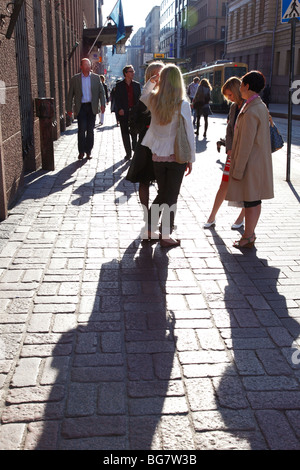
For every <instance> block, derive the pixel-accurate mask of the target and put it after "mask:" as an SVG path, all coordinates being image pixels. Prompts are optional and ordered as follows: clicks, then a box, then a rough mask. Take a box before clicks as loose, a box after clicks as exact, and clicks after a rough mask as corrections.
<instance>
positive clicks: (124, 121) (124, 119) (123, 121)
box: [119, 116, 137, 157]
mask: <svg viewBox="0 0 300 470" xmlns="http://www.w3.org/2000/svg"><path fill="white" fill-rule="evenodd" d="M119 122H120V128H121V134H122V140H123V144H124V148H125V151H126V156H127V157H131V150H134V149H135V146H136V142H137V135H135V134H130V133H129V128H128V116H119ZM130 136H131V141H132V144H131V143H130Z"/></svg>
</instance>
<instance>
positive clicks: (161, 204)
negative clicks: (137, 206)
mask: <svg viewBox="0 0 300 470" xmlns="http://www.w3.org/2000/svg"><path fill="white" fill-rule="evenodd" d="M153 167H154V174H155V178H156V181H157V186H158V193H157V196H156V198H155V199H154V201H153V203H152V206H151V207H150V210H149V214H148V227H149V229H150V230H152V231H155V230H156V228H157V225H158V222H159V217H160V215H162V220H161V226H162V234H163V236H164V235H165V236H166V237H167V236H168V234H170V233H172V230H173V227H174V219H175V214H176V208H177V199H178V196H179V192H180V187H181V183H182V179H183V176H184V173H185V170H186V165H185V164H180V163H176V162H153Z"/></svg>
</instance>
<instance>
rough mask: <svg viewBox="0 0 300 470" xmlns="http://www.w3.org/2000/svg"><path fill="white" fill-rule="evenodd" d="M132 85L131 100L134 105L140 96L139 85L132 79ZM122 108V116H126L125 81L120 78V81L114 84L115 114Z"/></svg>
mask: <svg viewBox="0 0 300 470" xmlns="http://www.w3.org/2000/svg"><path fill="white" fill-rule="evenodd" d="M132 85H133V100H134V105H135V104H136V103H137V102H138V100H139V97H140V96H141V86H140V84H139V82H136V81H134V80H133V81H132ZM120 109H124V113H125V115H124V117H125V118H128V110H129V107H128V95H127V89H126V82H125V80H122V81H121V82H119V83H117V85H116V94H115V112H116V113H117V116H118V114H119V110H120Z"/></svg>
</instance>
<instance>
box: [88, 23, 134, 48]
mask: <svg viewBox="0 0 300 470" xmlns="http://www.w3.org/2000/svg"><path fill="white" fill-rule="evenodd" d="M101 29H102V27H101V28H88V29H84V30H83V43H84V45H85V46H86V47H91V46H92V45H93V44H94V41H95V40H96V38H97V36H98V34H99V33H100V31H101ZM132 29H133V26H125V38H124V39H121V41H119V42H118V44H125V42H126V41H127V40H128V39H129V37H130V35H131V33H132ZM116 37H117V27H116V26H115V25H111V24H110V23H109V24H108V26H105V27H104V28H103V30H102V32H101V34H100V36H99V38H98V40H97V42H96V44H95V46H96V47H98V48H100V47H101V46H113V45H114V44H116Z"/></svg>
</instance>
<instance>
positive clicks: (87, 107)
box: [67, 58, 105, 160]
mask: <svg viewBox="0 0 300 470" xmlns="http://www.w3.org/2000/svg"><path fill="white" fill-rule="evenodd" d="M80 68H81V73H78V74H76V75H74V77H72V78H71V81H70V89H69V93H68V97H67V112H68V115H69V116H72V104H73V98H74V112H75V114H76V115H77V120H78V151H79V155H78V159H79V160H82V159H83V157H84V154H85V153H86V156H87V159H88V160H90V159H91V158H92V157H91V152H92V148H93V146H94V127H95V122H96V115H97V114H98V113H99V101H100V104H101V112H102V113H104V111H105V95H104V88H103V85H102V83H101V80H100V77H99V75H97V74H95V73H92V72H91V68H92V67H91V62H90V60H89V59H86V58H84V59H82V61H81V66H80Z"/></svg>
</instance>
